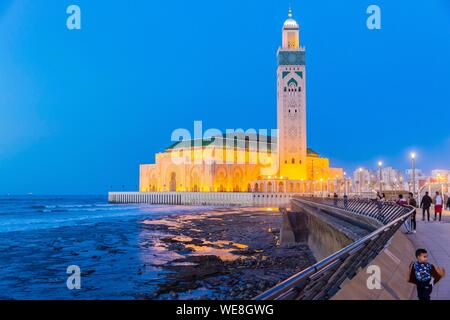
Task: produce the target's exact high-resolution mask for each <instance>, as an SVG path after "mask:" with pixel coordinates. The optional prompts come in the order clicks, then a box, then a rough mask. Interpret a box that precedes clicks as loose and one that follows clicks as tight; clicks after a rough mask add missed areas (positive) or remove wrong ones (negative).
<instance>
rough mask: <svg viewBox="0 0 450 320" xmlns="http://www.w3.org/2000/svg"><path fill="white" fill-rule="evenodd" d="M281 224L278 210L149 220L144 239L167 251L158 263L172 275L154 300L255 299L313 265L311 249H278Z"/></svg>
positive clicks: (214, 212)
mask: <svg viewBox="0 0 450 320" xmlns="http://www.w3.org/2000/svg"><path fill="white" fill-rule="evenodd" d="M280 226H281V215H280V213H279V212H278V210H277V209H275V208H241V209H236V208H233V209H231V210H226V209H217V210H211V211H207V212H201V213H198V214H188V215H178V216H169V217H167V218H164V219H160V220H150V221H143V223H142V229H143V231H142V233H141V237H145V238H147V239H148V238H152V239H153V240H152V241H153V246H154V247H156V248H159V249H158V250H161V251H164V250H166V253H163V252H159V253H158V255H160V256H161V257H164V259H161V258H160V257H159V258H158V259H156V260H155V261H154V262H153V264H154V265H155V264H157V265H158V266H159V267H161V268H162V270H163V271H164V272H166V273H165V280H164V281H162V282H161V283H160V284H159V290H158V291H157V292H155V294H154V298H156V299H180V298H183V299H185V298H190V297H197V298H206V299H216V298H219V299H249V298H252V297H254V296H255V295H257V294H258V293H260V292H261V291H264V290H266V289H267V288H269V287H271V286H273V285H275V284H276V283H277V282H279V281H281V280H283V279H285V278H287V277H288V276H290V275H292V274H293V273H295V272H298V271H300V270H301V269H303V268H305V267H306V266H308V265H310V264H312V263H313V262H314V258H313V256H312V254H311V252H310V251H309V249H308V247H307V246H306V245H297V246H294V247H290V248H282V247H280V246H278V243H279V232H280ZM167 252H171V253H169V254H168V253H167ZM147 258H148V257H147ZM146 262H150V263H152V262H151V261H149V260H146ZM161 262H165V263H163V264H161ZM205 292H208V294H207V295H206V296H202V293H205Z"/></svg>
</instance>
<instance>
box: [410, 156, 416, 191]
mask: <svg viewBox="0 0 450 320" xmlns="http://www.w3.org/2000/svg"><path fill="white" fill-rule="evenodd" d="M416 157H417V155H416V153H415V152H412V153H411V169H412V192H413V194H414V196H415V195H416Z"/></svg>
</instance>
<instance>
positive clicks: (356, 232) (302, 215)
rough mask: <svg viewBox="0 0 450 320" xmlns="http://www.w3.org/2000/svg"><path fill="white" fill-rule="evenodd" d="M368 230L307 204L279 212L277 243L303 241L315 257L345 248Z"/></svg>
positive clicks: (294, 205)
mask: <svg viewBox="0 0 450 320" xmlns="http://www.w3.org/2000/svg"><path fill="white" fill-rule="evenodd" d="M369 232H370V231H369V230H366V229H363V228H361V227H360V226H358V225H354V224H352V223H350V222H348V221H345V220H342V219H339V218H337V217H334V216H332V215H329V214H327V213H325V212H321V211H318V210H317V209H313V208H310V207H308V206H299V205H296V204H295V203H294V204H293V205H292V211H291V212H286V211H285V212H283V226H282V229H281V244H282V245H291V244H294V243H298V242H302V243H307V244H308V246H309V248H310V249H311V251H312V252H313V254H314V256H315V258H316V260H317V261H320V260H322V259H324V258H326V257H328V256H330V255H331V254H333V253H335V252H337V251H339V250H341V249H342V248H345V247H346V246H348V245H350V244H351V243H353V242H354V241H356V240H357V239H359V238H362V237H364V236H365V235H367V234H368V233H369Z"/></svg>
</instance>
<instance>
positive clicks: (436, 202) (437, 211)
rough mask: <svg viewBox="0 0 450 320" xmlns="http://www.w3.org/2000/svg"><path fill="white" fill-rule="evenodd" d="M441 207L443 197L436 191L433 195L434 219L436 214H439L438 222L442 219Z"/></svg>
mask: <svg viewBox="0 0 450 320" xmlns="http://www.w3.org/2000/svg"><path fill="white" fill-rule="evenodd" d="M443 207H444V199H443V198H442V196H441V194H440V193H439V191H436V196H435V197H434V221H436V220H437V215H439V222H441V221H442V209H443Z"/></svg>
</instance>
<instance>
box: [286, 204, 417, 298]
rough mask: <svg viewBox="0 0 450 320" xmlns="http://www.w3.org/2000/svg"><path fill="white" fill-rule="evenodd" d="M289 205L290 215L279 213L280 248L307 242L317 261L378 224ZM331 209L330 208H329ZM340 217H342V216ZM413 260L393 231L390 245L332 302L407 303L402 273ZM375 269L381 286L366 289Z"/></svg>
mask: <svg viewBox="0 0 450 320" xmlns="http://www.w3.org/2000/svg"><path fill="white" fill-rule="evenodd" d="M325 209H326V208H325V207H323V209H318V208H312V207H309V206H305V205H298V204H295V202H294V204H293V205H292V212H284V213H283V226H282V230H281V232H282V233H281V241H282V244H284V245H289V244H290V243H293V242H304V243H307V244H308V246H309V247H310V249H311V251H312V252H313V254H314V256H315V258H316V259H317V260H318V261H320V260H322V259H324V258H326V257H328V256H330V255H331V254H333V253H335V252H337V251H339V250H340V249H342V248H344V247H346V246H348V245H350V244H351V243H352V242H354V241H355V240H357V239H359V238H362V237H363V236H365V235H367V234H369V233H370V232H372V231H374V230H376V229H377V228H378V227H379V226H380V224H379V223H378V222H376V221H372V220H371V219H367V218H364V219H359V217H358V216H356V215H355V216H354V217H352V216H349V215H347V217H345V219H342V218H341V216H340V213H339V212H336V211H333V212H330V211H329V210H325ZM333 210H334V208H333ZM342 217H343V216H342ZM413 259H414V246H413V244H412V243H411V241H410V240H409V239H408V238H407V237H406V236H405V235H404V234H403V233H402V232H401V231H399V232H397V233H396V235H395V236H394V237H393V238H392V240H391V241H390V243H389V244H388V245H387V246H386V249H385V250H383V251H382V252H381V253H380V254H379V255H378V256H377V257H376V258H375V259H374V260H373V261H372V262H371V263H370V264H369V266H368V267H366V268H364V269H361V270H359V271H358V273H357V275H356V276H355V277H354V278H353V279H351V280H346V281H345V282H344V283H343V285H342V286H341V290H340V291H339V292H338V293H337V294H336V295H335V296H334V297H333V298H332V299H333V300H410V299H411V298H412V297H413V294H414V286H413V285H411V284H409V283H407V281H406V274H407V272H408V267H409V264H410V263H411V261H412V260H413ZM373 266H375V267H379V270H380V272H381V274H380V276H381V277H380V279H381V287H380V288H373V287H371V288H370V289H369V287H368V284H367V283H368V281H369V282H371V281H373V280H371V278H370V277H371V276H372V275H373V271H371V270H372V269H371V267H373Z"/></svg>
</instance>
